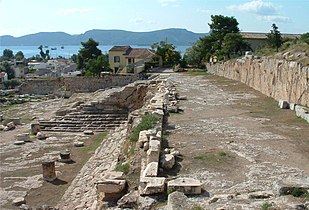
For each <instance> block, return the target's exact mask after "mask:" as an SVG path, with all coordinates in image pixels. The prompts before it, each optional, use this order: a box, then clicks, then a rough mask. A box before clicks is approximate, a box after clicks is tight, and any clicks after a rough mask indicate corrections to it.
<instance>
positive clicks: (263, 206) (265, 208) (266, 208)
mask: <svg viewBox="0 0 309 210" xmlns="http://www.w3.org/2000/svg"><path fill="white" fill-rule="evenodd" d="M272 206H273V205H272V204H271V203H268V202H265V203H263V205H262V208H261V209H262V210H268V209H270V208H271V207H272Z"/></svg>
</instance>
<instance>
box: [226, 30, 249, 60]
mask: <svg viewBox="0 0 309 210" xmlns="http://www.w3.org/2000/svg"><path fill="white" fill-rule="evenodd" d="M247 49H250V47H249V45H248V44H247V43H246V42H245V41H244V40H243V38H242V36H241V35H240V33H228V34H226V35H225V36H224V40H223V48H222V50H223V52H224V54H225V55H226V56H227V57H228V58H230V57H231V54H232V53H236V54H238V55H242V52H243V51H244V50H247Z"/></svg>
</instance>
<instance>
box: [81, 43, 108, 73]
mask: <svg viewBox="0 0 309 210" xmlns="http://www.w3.org/2000/svg"><path fill="white" fill-rule="evenodd" d="M81 44H82V46H83V47H82V48H81V49H80V50H79V52H78V55H77V68H78V69H84V68H85V67H86V65H87V63H88V62H89V61H90V60H91V59H95V60H96V59H97V58H98V57H99V56H100V55H102V51H101V50H100V49H98V45H99V43H98V42H96V41H95V40H93V39H92V38H90V39H88V41H86V42H82V43H81ZM92 62H93V61H92Z"/></svg>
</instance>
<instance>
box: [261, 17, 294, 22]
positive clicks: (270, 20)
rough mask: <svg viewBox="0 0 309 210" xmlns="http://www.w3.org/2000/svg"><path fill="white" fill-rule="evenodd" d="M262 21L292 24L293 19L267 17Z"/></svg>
mask: <svg viewBox="0 0 309 210" xmlns="http://www.w3.org/2000/svg"><path fill="white" fill-rule="evenodd" d="M262 19H263V20H266V21H269V22H279V23H286V22H291V18H289V17H286V16H281V15H265V16H262Z"/></svg>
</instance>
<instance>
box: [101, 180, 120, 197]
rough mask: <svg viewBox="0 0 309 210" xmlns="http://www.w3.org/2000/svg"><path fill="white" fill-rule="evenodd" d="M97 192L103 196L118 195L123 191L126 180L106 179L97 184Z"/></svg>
mask: <svg viewBox="0 0 309 210" xmlns="http://www.w3.org/2000/svg"><path fill="white" fill-rule="evenodd" d="M96 186H97V192H99V193H100V192H104V193H105V194H106V193H108V194H111V193H120V192H122V191H123V190H124V189H125V186H126V180H114V179H107V180H103V181H100V182H97V184H96Z"/></svg>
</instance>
